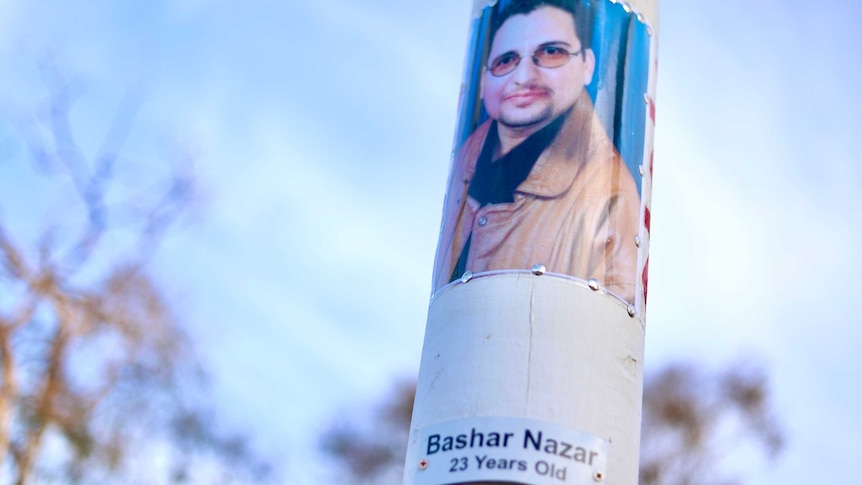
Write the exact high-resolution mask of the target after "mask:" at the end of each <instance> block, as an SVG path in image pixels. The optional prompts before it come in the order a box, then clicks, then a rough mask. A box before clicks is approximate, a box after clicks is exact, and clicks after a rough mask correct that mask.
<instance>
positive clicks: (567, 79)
mask: <svg viewBox="0 0 862 485" xmlns="http://www.w3.org/2000/svg"><path fill="white" fill-rule="evenodd" d="M555 46H556V47H562V48H564V49H566V50H567V51H569V52H570V53H575V52H577V51H579V50H580V49H581V43H580V41H579V40H578V37H577V35H576V34H575V22H574V19H573V18H572V14H570V13H569V12H566V11H564V10H561V9H559V8H556V7H549V6H544V7H539V8H537V9H536V10H534V11H532V12H530V13H529V14H526V15H513V16H511V17H509V18H508V19H506V21H505V22H504V23H503V25H502V26H500V28H499V30H497V33H496V34H494V40H493V41H492V44H491V52H490V55H489V57H488V59H489V63H490V62H493V61H494V59H497V58H498V57H499V56H501V55H504V54H506V53H512V52H514V53H517V54H518V55H520V56H521V62H520V64H518V67H516V68H515V70H514V71H512V72H510V73H508V74H505V75H503V76H500V77H497V76H494V75H493V74H491V72H490V71H489V70H488V69H487V68H486V69H485V73H484V77H483V84H482V99H483V101H484V103H485V110H486V111H487V112H488V114H489V115H490V116H491V117H492V118H494V119H496V120H497V121H498V123H500V124H502V125H503V126H505V127H508V128H512V129H528V128H541V127H542V126H544V125H546V124H548V123H550V122H551V120H553V119H554V118H556V117H557V116H559V115H561V114H563V113H564V112H565V111H566V110H568V109H569V108H571V107H572V106H573V105H574V104H575V101H576V100H577V99H578V96H580V94H581V92H582V90H583V88H584V86H585V85H587V84H589V82H590V80H591V79H592V77H593V68H594V66H595V57H594V55H593V52H592V51H591V50H589V49H587V50H585V55H580V54H579V55H577V56H574V57H572V58H571V59H570V60H569V61H568V62H567V63H566V64H564V65H562V66H560V67H556V68H545V67H540V66H537V65H536V64H535V63H534V62H533V59H532V55H533V53H534V52H536V50H537V49H540V48H547V47H555Z"/></svg>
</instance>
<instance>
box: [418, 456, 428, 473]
mask: <svg viewBox="0 0 862 485" xmlns="http://www.w3.org/2000/svg"><path fill="white" fill-rule="evenodd" d="M428 465H429V463H428V460H426V459H425V458H422V459H421V460H419V469H420V470H426V469H428Z"/></svg>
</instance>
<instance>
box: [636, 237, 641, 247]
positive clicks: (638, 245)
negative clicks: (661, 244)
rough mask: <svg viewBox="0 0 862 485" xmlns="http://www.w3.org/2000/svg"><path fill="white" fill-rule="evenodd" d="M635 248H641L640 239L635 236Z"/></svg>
mask: <svg viewBox="0 0 862 485" xmlns="http://www.w3.org/2000/svg"><path fill="white" fill-rule="evenodd" d="M635 246H637V247H641V237H640V236H635Z"/></svg>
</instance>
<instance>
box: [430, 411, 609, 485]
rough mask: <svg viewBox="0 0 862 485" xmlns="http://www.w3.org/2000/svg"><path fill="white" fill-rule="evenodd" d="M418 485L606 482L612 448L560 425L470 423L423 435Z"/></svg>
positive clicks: (523, 421)
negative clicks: (506, 482)
mask: <svg viewBox="0 0 862 485" xmlns="http://www.w3.org/2000/svg"><path fill="white" fill-rule="evenodd" d="M418 451H419V453H418V455H419V461H418V463H417V464H416V466H417V467H418V468H419V470H418V471H417V472H416V481H415V485H446V484H455V483H463V482H472V481H490V480H504V481H510V482H516V483H523V484H529V485H561V484H591V485H594V484H596V483H600V482H601V481H603V480H604V474H605V470H606V465H607V460H608V445H607V443H606V442H605V441H604V440H602V439H600V438H597V437H595V436H592V435H590V434H587V433H584V432H582V431H578V430H575V429H571V428H565V427H563V426H559V425H556V424H551V423H546V422H543V421H535V420H530V419H520V418H487V417H486V418H469V419H461V420H457V421H448V422H445V423H440V424H436V425H434V426H428V427H427V428H424V429H422V430H421V437H420V443H419V449H418Z"/></svg>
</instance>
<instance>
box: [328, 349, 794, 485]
mask: <svg viewBox="0 0 862 485" xmlns="http://www.w3.org/2000/svg"><path fill="white" fill-rule="evenodd" d="M415 392H416V385H415V382H413V381H399V382H398V383H396V385H395V386H394V387H393V390H392V391H391V394H390V395H389V396H387V397H386V398H385V399H384V400H383V401H381V402H380V403H378V404H377V405H376V406H374V409H373V411H372V416H371V424H370V425H368V424H367V423H366V424H365V425H363V424H362V421H352V422H342V421H340V422H336V423H334V424H333V425H332V426H331V428H330V430H329V432H328V433H326V434H324V436H323V438H322V440H321V443H320V444H321V448H322V450H323V452H324V453H325V454H326V455H327V456H328V457H330V458H331V459H332V460H333V461H334V462H335V463H336V464H337V465H338V467H339V469H340V472H341V473H343V474H344V476H347V477H350V479H349V480H348V481H349V483H356V484H364V485H375V484H381V485H383V484H388V483H396V482H397V481H393V477H400V476H401V474H402V471H403V465H404V463H403V462H404V456H405V453H406V445H407V440H408V434H409V430H410V419H411V415H412V409H413V400H414V397H415ZM365 421H368V420H365ZM782 445H783V439H782V433H781V428H780V426H779V425H778V423H777V421H776V420H775V417H774V416H773V413H772V410H771V403H770V402H769V382H768V379H767V376H766V374H765V372H764V371H763V370H762V369H761V368H759V367H756V366H733V367H729V368H727V369H723V370H721V371H718V372H714V373H710V372H707V371H705V370H703V369H701V368H699V367H697V366H694V365H691V364H683V363H674V364H670V365H668V366H666V367H664V368H662V369H661V370H659V371H658V372H655V373H652V374H650V375H649V376H648V377H647V378H646V380H645V382H644V400H643V424H642V433H641V460H640V483H641V484H642V485H665V484H673V485H694V484H697V485H701V484H718V483H740V482H737V481H735V478H734V477H728V476H724V475H723V474H722V472H723V471H724V467H723V465H725V464H726V463H725V461H724V460H725V459H726V458H727V457H728V456H729V455H731V454H732V450H739V449H742V448H744V447H746V446H754V447H762V448H763V449H764V451H765V452H766V454H767V456H768V457H769V458H774V457H776V456H777V455H778V453H779V452H780V450H781V447H782ZM399 479H400V478H399Z"/></svg>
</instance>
